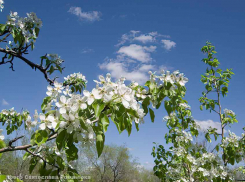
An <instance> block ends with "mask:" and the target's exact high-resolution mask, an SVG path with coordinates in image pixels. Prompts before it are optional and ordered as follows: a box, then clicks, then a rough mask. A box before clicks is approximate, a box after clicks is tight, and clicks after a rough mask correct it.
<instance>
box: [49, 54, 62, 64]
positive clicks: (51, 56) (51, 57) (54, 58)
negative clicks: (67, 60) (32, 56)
mask: <svg viewBox="0 0 245 182" xmlns="http://www.w3.org/2000/svg"><path fill="white" fill-rule="evenodd" d="M47 57H48V59H49V61H50V62H52V63H54V64H56V65H61V64H62V63H63V62H64V60H62V59H60V56H58V54H47Z"/></svg>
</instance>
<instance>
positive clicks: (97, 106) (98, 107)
mask: <svg viewBox="0 0 245 182" xmlns="http://www.w3.org/2000/svg"><path fill="white" fill-rule="evenodd" d="M92 106H93V108H94V113H95V116H96V117H97V118H98V117H99V116H100V114H101V111H103V109H104V108H105V104H104V103H103V102H102V101H96V102H94V103H93V104H92Z"/></svg>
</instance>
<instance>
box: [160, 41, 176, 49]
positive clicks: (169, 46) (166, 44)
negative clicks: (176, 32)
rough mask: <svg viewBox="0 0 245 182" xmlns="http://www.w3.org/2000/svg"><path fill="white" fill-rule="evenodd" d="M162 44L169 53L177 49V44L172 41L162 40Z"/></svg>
mask: <svg viewBox="0 0 245 182" xmlns="http://www.w3.org/2000/svg"><path fill="white" fill-rule="evenodd" d="M162 43H163V47H164V49H166V50H167V51H170V50H171V49H172V48H174V47H176V43H175V42H174V41H171V40H162Z"/></svg>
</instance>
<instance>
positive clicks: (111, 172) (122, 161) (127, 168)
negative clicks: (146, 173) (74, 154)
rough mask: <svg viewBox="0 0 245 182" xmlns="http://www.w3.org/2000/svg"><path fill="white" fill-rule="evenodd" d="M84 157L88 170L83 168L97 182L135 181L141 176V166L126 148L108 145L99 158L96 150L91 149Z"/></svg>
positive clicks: (86, 151)
mask: <svg viewBox="0 0 245 182" xmlns="http://www.w3.org/2000/svg"><path fill="white" fill-rule="evenodd" d="M84 155H85V157H84V160H85V163H84V162H82V164H86V165H87V164H88V166H87V167H86V169H85V168H84V167H83V165H82V166H81V167H82V169H83V170H84V171H89V174H90V175H91V176H92V178H93V180H95V181H101V182H102V181H103V182H109V181H111V182H119V181H133V180H134V177H135V176H139V171H138V166H139V164H138V163H137V161H136V159H133V157H132V156H131V155H130V153H129V150H128V148H126V147H125V146H116V145H110V146H108V145H106V146H105V148H104V151H103V153H102V154H101V156H100V157H99V158H98V154H97V151H96V148H95V147H91V148H90V149H87V150H84ZM80 169H81V168H80Z"/></svg>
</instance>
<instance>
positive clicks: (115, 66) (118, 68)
mask: <svg viewBox="0 0 245 182" xmlns="http://www.w3.org/2000/svg"><path fill="white" fill-rule="evenodd" d="M99 67H100V69H104V70H106V71H109V72H110V73H111V76H112V77H113V78H116V79H119V78H121V77H125V78H126V79H127V80H130V81H136V82H138V83H140V84H144V83H145V81H147V80H148V79H149V75H148V71H150V70H154V69H155V66H154V65H146V64H143V65H141V66H140V67H139V68H136V69H134V70H132V71H130V70H129V69H128V67H127V66H126V64H124V63H121V62H115V61H109V62H105V63H103V64H100V65H99Z"/></svg>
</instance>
